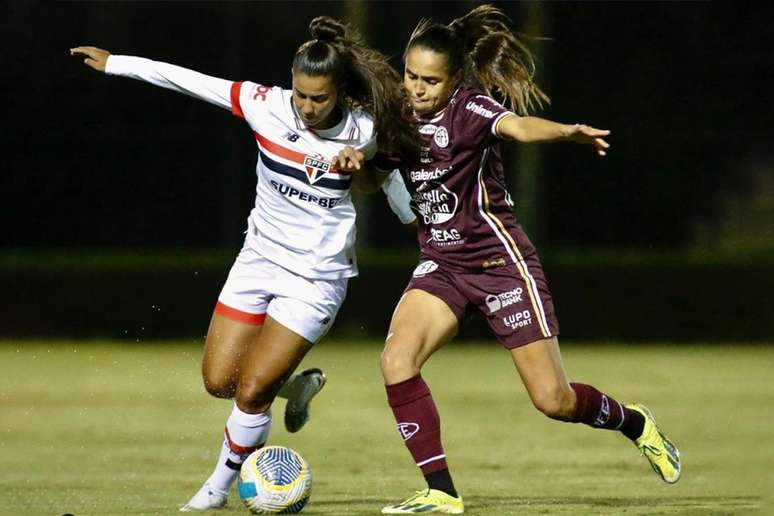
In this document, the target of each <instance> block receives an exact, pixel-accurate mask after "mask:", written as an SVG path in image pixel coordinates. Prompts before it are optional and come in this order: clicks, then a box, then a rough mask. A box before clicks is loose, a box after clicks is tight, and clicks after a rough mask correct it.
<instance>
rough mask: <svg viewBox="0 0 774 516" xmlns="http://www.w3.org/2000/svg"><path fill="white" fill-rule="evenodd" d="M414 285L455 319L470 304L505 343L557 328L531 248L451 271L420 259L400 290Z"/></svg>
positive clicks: (534, 337) (520, 342) (509, 345)
mask: <svg viewBox="0 0 774 516" xmlns="http://www.w3.org/2000/svg"><path fill="white" fill-rule="evenodd" d="M414 288H416V289H420V290H424V291H425V292H428V293H430V294H432V295H434V296H436V297H439V298H440V299H442V300H443V301H444V302H445V303H446V304H447V305H449V308H451V310H452V312H454V315H456V316H457V319H459V320H462V317H463V315H464V314H465V310H466V308H467V307H468V304H472V305H473V306H475V307H476V308H478V310H479V311H480V312H481V313H482V314H483V315H484V317H486V319H487V322H488V323H489V327H490V328H492V331H494V334H495V335H496V336H497V339H498V340H499V341H500V342H501V343H502V345H503V346H505V347H506V348H508V349H513V348H517V347H519V346H523V345H525V344H529V343H530V342H535V341H536V340H541V339H545V338H548V337H552V336H554V335H558V334H559V322H558V321H557V320H556V314H555V313H554V303H553V301H552V299H551V292H550V291H549V290H548V284H547V283H546V278H545V276H544V274H543V267H541V265H540V260H539V259H538V256H537V254H535V253H533V254H532V255H530V256H527V257H524V259H523V260H522V261H520V262H519V263H518V264H514V263H509V264H506V265H504V266H502V267H497V268H493V269H486V270H482V271H479V272H463V273H460V272H453V271H450V270H447V269H444V266H443V265H442V264H438V263H436V262H433V261H431V260H425V261H422V262H421V263H420V264H419V266H418V267H417V268H416V269H415V270H414V275H413V277H412V278H411V281H409V284H408V286H407V287H406V290H410V289H414Z"/></svg>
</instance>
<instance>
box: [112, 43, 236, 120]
mask: <svg viewBox="0 0 774 516" xmlns="http://www.w3.org/2000/svg"><path fill="white" fill-rule="evenodd" d="M105 73H107V74H109V75H117V76H121V77H129V78H131V79H136V80H138V81H144V82H149V83H151V84H153V85H154V86H160V87H162V88H167V89H169V90H173V91H176V92H178V93H183V94H185V95H189V96H191V97H194V98H197V99H201V100H204V101H206V102H209V103H210V104H215V105H216V106H218V107H222V108H224V109H231V89H232V84H234V83H233V82H232V81H228V80H225V79H219V78H217V77H211V76H209V75H204V74H203V73H199V72H195V71H193V70H189V69H188V68H183V67H182V66H176V65H173V64H169V63H162V62H160V61H153V60H151V59H146V58H144V57H134V56H120V55H111V56H109V57H108V60H107V64H106V65H105Z"/></svg>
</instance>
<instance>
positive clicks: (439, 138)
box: [433, 127, 449, 149]
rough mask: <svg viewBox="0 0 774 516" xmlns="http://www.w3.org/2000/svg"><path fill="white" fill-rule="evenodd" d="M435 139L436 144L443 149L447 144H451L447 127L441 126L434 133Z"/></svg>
mask: <svg viewBox="0 0 774 516" xmlns="http://www.w3.org/2000/svg"><path fill="white" fill-rule="evenodd" d="M433 140H434V141H435V144H436V145H438V146H439V147H440V148H442V149H445V148H446V146H447V145H449V132H448V131H447V130H446V128H445V127H439V128H438V129H437V130H436V131H435V134H434V135H433Z"/></svg>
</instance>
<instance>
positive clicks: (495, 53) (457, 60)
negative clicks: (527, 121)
mask: <svg viewBox="0 0 774 516" xmlns="http://www.w3.org/2000/svg"><path fill="white" fill-rule="evenodd" d="M510 22H511V20H510V19H509V18H508V16H507V15H506V14H505V13H503V12H502V11H501V10H500V9H498V8H496V7H493V6H491V5H481V6H479V7H476V8H475V9H473V10H472V11H470V12H469V13H468V14H466V15H465V16H462V17H461V18H457V19H456V20H454V21H452V22H451V23H450V24H449V25H441V24H439V23H435V22H431V21H428V20H423V21H422V22H420V23H419V25H417V28H416V29H414V32H413V33H412V35H411V38H410V39H409V42H408V45H407V46H406V52H408V50H409V49H411V48H413V47H417V46H418V47H422V48H427V49H428V50H432V51H433V52H436V53H439V54H443V55H445V56H446V58H447V65H448V70H449V75H450V76H454V75H455V74H457V73H458V72H461V80H462V81H463V82H464V83H466V84H468V85H471V86H477V87H480V88H481V89H482V90H484V91H485V92H486V93H487V95H494V94H499V95H502V96H503V97H504V100H505V102H506V103H507V104H508V105H509V106H510V108H511V109H513V110H514V111H515V112H516V113H519V114H522V115H526V114H527V113H529V111H530V110H531V109H533V108H535V107H541V106H542V105H543V103H549V102H550V99H549V98H548V96H547V95H546V94H545V93H543V91H541V89H540V88H539V87H538V85H537V84H535V82H534V75H535V60H534V58H533V56H532V52H530V50H529V49H528V48H527V47H526V45H524V43H523V42H522V41H521V39H520V38H519V37H518V36H517V35H516V33H514V32H513V31H512V30H511V28H510ZM404 57H405V54H404Z"/></svg>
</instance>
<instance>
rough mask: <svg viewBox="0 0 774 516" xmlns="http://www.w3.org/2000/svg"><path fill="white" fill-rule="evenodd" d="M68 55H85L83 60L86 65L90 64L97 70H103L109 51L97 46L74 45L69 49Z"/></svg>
mask: <svg viewBox="0 0 774 516" xmlns="http://www.w3.org/2000/svg"><path fill="white" fill-rule="evenodd" d="M70 55H71V56H74V55H82V56H86V59H84V60H83V62H84V63H86V66H90V67H91V68H94V69H95V70H97V71H98V72H104V71H105V65H107V59H108V57H109V56H110V52H108V51H107V50H102V49H101V48H97V47H75V48H71V49H70Z"/></svg>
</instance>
